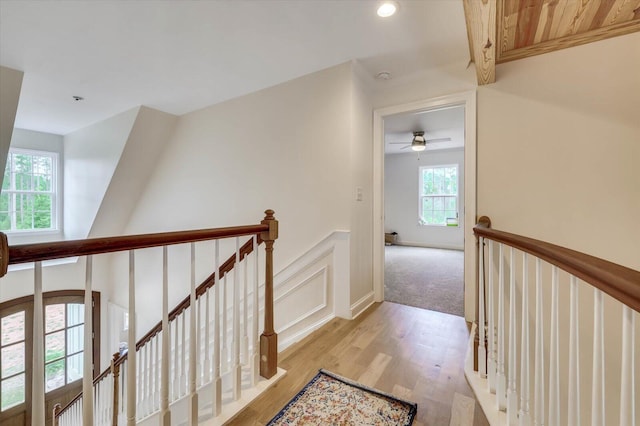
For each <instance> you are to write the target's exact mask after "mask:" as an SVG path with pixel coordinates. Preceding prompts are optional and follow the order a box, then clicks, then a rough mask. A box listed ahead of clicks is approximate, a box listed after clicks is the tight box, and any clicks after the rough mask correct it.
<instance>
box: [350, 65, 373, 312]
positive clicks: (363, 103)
mask: <svg viewBox="0 0 640 426" xmlns="http://www.w3.org/2000/svg"><path fill="white" fill-rule="evenodd" d="M369 78H370V77H369V76H368V75H367V74H366V73H365V72H364V71H363V69H362V68H361V67H360V66H359V65H358V64H357V63H352V85H351V117H350V124H351V135H350V144H351V152H350V155H351V163H350V166H349V167H350V168H351V178H352V184H351V186H350V188H349V189H350V196H351V252H350V256H351V262H350V266H351V273H350V276H351V289H350V294H351V296H350V306H351V316H356V315H358V314H359V313H360V312H362V310H363V309H364V308H366V307H367V306H369V305H370V304H371V303H373V299H374V293H373V262H372V260H373V257H372V256H373V236H372V234H371V230H372V229H373V167H372V165H373V151H372V149H371V139H372V137H373V134H372V130H373V123H372V121H373V110H372V107H371V100H370V95H369V92H370V89H369V84H370V81H369V80H368V79H369ZM359 195H361V197H360V196H359Z"/></svg>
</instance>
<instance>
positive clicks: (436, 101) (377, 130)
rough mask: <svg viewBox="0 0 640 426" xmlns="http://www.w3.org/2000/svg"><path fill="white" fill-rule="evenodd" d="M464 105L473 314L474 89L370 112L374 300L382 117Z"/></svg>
mask: <svg viewBox="0 0 640 426" xmlns="http://www.w3.org/2000/svg"><path fill="white" fill-rule="evenodd" d="M449 106H464V128H465V136H464V188H465V194H464V197H465V208H464V212H463V221H464V316H465V319H466V320H467V321H470V322H472V321H473V320H474V319H475V314H476V300H475V299H476V294H475V281H476V272H475V271H476V267H477V265H476V244H475V237H474V236H473V227H474V226H475V224H476V192H477V186H476V176H477V175H476V153H477V146H476V91H475V90H472V91H466V92H460V93H454V94H451V95H445V96H439V97H436V98H430V99H426V100H421V101H417V102H411V103H406V104H401V105H395V106H390V107H384V108H378V109H376V110H374V111H373V291H374V298H375V301H376V302H382V301H383V300H384V118H385V117H387V116H390V115H394V114H401V113H409V112H422V111H430V110H437V109H440V108H445V107H449Z"/></svg>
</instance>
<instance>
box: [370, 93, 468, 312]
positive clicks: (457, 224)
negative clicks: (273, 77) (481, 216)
mask: <svg viewBox="0 0 640 426" xmlns="http://www.w3.org/2000/svg"><path fill="white" fill-rule="evenodd" d="M438 120H439V121H440V122H441V124H440V125H438V124H437V121H438ZM456 120H457V122H458V124H459V125H458V126H457V127H456V126H455V125H453V124H451V123H453V122H455V121H456ZM447 127H449V129H448V130H447V129H446V128H447ZM454 128H456V130H453V129H454ZM422 132H424V133H422ZM416 136H418V143H424V145H426V147H425V149H424V150H422V151H413V150H412V144H415V142H414V140H415V139H416ZM420 136H422V137H423V138H424V139H421V138H420ZM475 139H476V131H475V92H467V93H462V94H457V95H449V96H444V97H440V98H435V99H430V100H426V101H421V102H416V103H411V104H405V105H400V106H395V107H388V108H383V109H379V110H376V111H374V165H373V166H374V253H373V258H374V265H376V267H375V269H374V290H375V296H376V300H377V301H382V300H393V299H394V298H395V297H396V295H395V294H393V293H394V291H393V290H392V289H390V288H388V287H387V285H386V284H387V283H386V281H388V280H387V279H386V274H387V272H390V273H393V274H395V275H396V278H398V277H400V278H401V279H399V281H401V282H402V281H404V282H405V284H404V285H403V284H400V286H401V287H404V289H403V290H407V287H408V285H407V284H406V282H413V281H417V280H418V278H420V276H423V277H422V278H420V279H425V280H427V281H430V282H427V284H424V286H423V287H420V286H419V285H416V287H415V288H414V290H412V291H413V292H414V295H412V294H411V292H409V293H408V294H404V296H401V297H404V298H405V299H406V300H408V301H410V302H415V301H416V299H417V297H416V296H415V294H418V293H419V294H421V295H425V298H426V299H432V300H433V301H437V300H438V299H440V300H442V301H444V302H446V299H456V297H457V302H452V303H451V304H449V305H455V304H456V303H457V307H456V309H455V312H448V313H453V314H455V315H464V317H465V318H466V319H467V321H471V320H473V318H474V316H475V292H474V288H475V284H474V283H475V273H474V270H475V269H474V268H475V239H474V237H473V232H472V228H473V226H474V224H475V216H476V213H475V212H476V204H475V201H476V187H475V182H476V169H475V165H476V144H475ZM423 140H426V141H425V142H423ZM454 181H455V182H456V184H453V183H452V182H454ZM434 188H435V190H434ZM453 189H457V190H458V193H457V194H455V191H454V192H452V190H453ZM396 228H397V229H396ZM389 232H397V233H398V234H397V236H396V244H395V245H392V246H385V233H389ZM429 250H431V252H429V253H428V251H429ZM387 253H388V256H387ZM448 254H453V256H446V255H448ZM456 255H457V259H456ZM448 257H449V258H451V259H450V260H451V262H450V263H451V264H455V265H457V267H456V268H457V271H458V274H459V273H462V275H463V277H462V280H460V278H458V279H457V283H458V284H457V286H458V291H457V294H458V295H457V296H455V295H453V293H455V292H453V293H452V292H450V291H445V292H441V293H440V295H438V294H437V293H433V294H432V295H431V296H429V295H428V294H429V293H431V292H430V291H428V288H427V287H428V286H429V285H431V286H432V287H434V290H437V288H436V287H440V290H443V289H445V290H451V286H447V285H445V284H446V283H444V281H447V280H448V278H447V277H452V276H454V275H455V273H451V272H449V273H448V272H447V271H446V270H447V268H445V265H446V264H447V262H445V261H444V259H445V258H448ZM460 257H462V259H460ZM386 258H388V260H389V261H390V263H389V264H387V263H386V260H387V259H386ZM401 259H405V261H406V262H405V261H403V260H401ZM416 259H417V260H416ZM438 259H439V260H438ZM398 262H400V263H398ZM403 262H404V263H406V264H407V265H409V266H407V267H405V266H402V263H403ZM430 262H432V264H431V265H432V266H431V267H430V268H429V272H431V273H432V275H433V276H431V277H425V276H424V275H425V271H426V270H427V267H428V265H429V263H430ZM411 264H413V265H417V266H416V267H414V268H412V267H411ZM387 269H389V271H387ZM436 269H437V270H436ZM413 273H415V274H416V275H415V277H418V278H415V277H414V278H410V276H411V274H413ZM402 276H405V277H404V278H407V279H403V278H402ZM434 276H435V278H434ZM438 276H439V277H440V278H438ZM389 283H390V282H389ZM438 283H439V284H438ZM454 287H455V286H454ZM460 287H461V288H460ZM416 289H417V290H416ZM409 290H410V289H409ZM386 292H389V294H388V295H386V294H385V293H386ZM460 292H462V300H460ZM425 293H426V294H425ZM399 301H400V302H401V303H402V301H401V300H399ZM407 304H411V303H407ZM445 304H447V303H445ZM414 305H415V303H414ZM436 308H437V307H428V306H427V309H433V310H437V309H439V310H440V311H445V308H437V309H436Z"/></svg>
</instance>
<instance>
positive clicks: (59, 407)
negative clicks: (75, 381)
mask: <svg viewBox="0 0 640 426" xmlns="http://www.w3.org/2000/svg"><path fill="white" fill-rule="evenodd" d="M60 411H62V405H60V404H59V403H58V404H56V405H54V406H53V422H52V423H51V424H52V425H53V426H59V425H60V419H59V418H58V416H59V415H60Z"/></svg>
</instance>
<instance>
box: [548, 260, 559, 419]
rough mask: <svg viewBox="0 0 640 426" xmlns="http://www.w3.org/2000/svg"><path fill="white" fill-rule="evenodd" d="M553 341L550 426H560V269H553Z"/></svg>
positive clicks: (550, 380)
mask: <svg viewBox="0 0 640 426" xmlns="http://www.w3.org/2000/svg"><path fill="white" fill-rule="evenodd" d="M550 325H551V339H550V343H549V344H550V348H549V426H560V340H559V336H560V330H559V322H558V268H557V267H556V266H552V267H551V320H550Z"/></svg>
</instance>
